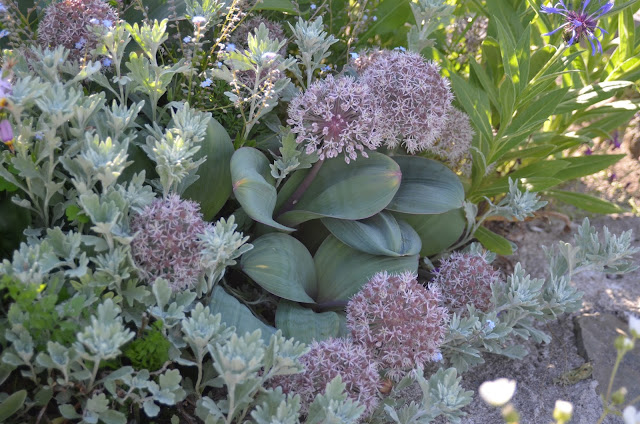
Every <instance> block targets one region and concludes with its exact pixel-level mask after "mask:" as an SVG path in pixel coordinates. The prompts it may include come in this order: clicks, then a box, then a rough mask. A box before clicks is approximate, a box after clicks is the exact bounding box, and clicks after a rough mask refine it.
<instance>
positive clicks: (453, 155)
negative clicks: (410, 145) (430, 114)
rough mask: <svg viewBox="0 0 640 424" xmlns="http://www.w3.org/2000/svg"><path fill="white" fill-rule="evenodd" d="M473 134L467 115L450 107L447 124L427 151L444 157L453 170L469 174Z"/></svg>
mask: <svg viewBox="0 0 640 424" xmlns="http://www.w3.org/2000/svg"><path fill="white" fill-rule="evenodd" d="M473 134H474V131H473V128H472V127H471V123H470V122H469V116H467V114H466V113H464V112H461V111H459V110H458V109H456V108H451V111H450V113H449V119H448V120H447V125H446V126H445V127H444V128H443V130H442V132H441V133H440V137H438V140H437V141H436V142H435V143H434V145H433V146H432V147H431V148H430V149H429V151H430V152H431V153H433V154H435V155H437V156H439V157H440V158H442V159H444V160H445V161H446V162H447V164H448V165H449V166H450V167H451V168H453V169H454V170H455V171H462V173H463V174H465V175H469V174H470V173H471V152H470V149H471V142H472V141H473Z"/></svg>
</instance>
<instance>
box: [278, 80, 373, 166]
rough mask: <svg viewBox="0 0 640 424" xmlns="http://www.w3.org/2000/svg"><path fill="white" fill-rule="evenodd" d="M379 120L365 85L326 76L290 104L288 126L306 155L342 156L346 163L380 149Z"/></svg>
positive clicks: (324, 157) (371, 96)
mask: <svg viewBox="0 0 640 424" xmlns="http://www.w3.org/2000/svg"><path fill="white" fill-rule="evenodd" d="M378 120H379V108H378V107H377V106H376V102H375V99H374V97H373V95H372V93H371V92H370V91H369V88H368V86H367V85H365V84H360V83H358V82H356V81H355V79H353V78H352V77H350V76H344V77H338V78H334V77H333V76H332V75H329V76H327V78H325V79H324V80H320V81H316V82H315V83H313V84H311V86H310V87H309V88H308V89H307V91H305V92H304V93H303V94H301V95H299V96H297V97H296V98H294V99H293V100H292V101H291V103H290V104H289V119H288V120H287V123H288V124H289V125H291V126H292V129H291V131H292V132H293V133H294V134H297V135H298V136H297V137H296V142H297V143H305V145H306V153H307V154H312V153H314V152H316V153H317V154H318V156H319V157H320V159H329V158H334V157H336V156H338V154H340V153H342V152H344V154H345V162H347V163H349V162H350V161H351V160H356V158H357V156H358V154H360V155H361V156H363V157H368V156H367V152H366V151H365V149H371V150H375V149H376V148H377V147H378V146H379V145H380V142H381V138H380V132H379V131H378V130H377V127H378V125H377V123H378Z"/></svg>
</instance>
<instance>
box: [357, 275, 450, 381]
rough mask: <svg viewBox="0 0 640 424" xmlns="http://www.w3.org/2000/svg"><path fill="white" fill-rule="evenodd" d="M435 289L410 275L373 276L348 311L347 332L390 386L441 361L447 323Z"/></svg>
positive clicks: (445, 313) (446, 314) (446, 315)
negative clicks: (426, 366)
mask: <svg viewBox="0 0 640 424" xmlns="http://www.w3.org/2000/svg"><path fill="white" fill-rule="evenodd" d="M441 297H442V296H441V294H440V290H439V289H438V288H437V287H432V288H429V289H427V288H425V287H424V286H423V285H422V284H420V283H418V280H417V276H416V275H415V274H413V273H411V272H405V273H402V274H399V275H390V274H388V273H386V272H381V273H378V274H376V275H374V276H373V277H372V279H371V281H369V283H367V284H366V285H365V286H364V287H363V288H362V290H360V292H359V293H358V294H356V295H355V296H354V297H352V298H351V300H350V301H349V304H348V305H347V326H348V327H349V329H350V330H351V335H352V337H353V340H354V342H355V343H357V344H360V345H362V346H364V347H365V348H366V349H367V350H368V351H369V352H370V353H371V356H372V357H374V358H375V359H376V360H377V361H378V363H379V364H380V368H382V369H384V370H385V371H386V376H387V377H388V378H390V379H391V380H395V381H397V380H400V379H401V378H402V377H403V376H404V375H405V373H406V371H408V370H411V369H413V368H415V367H417V366H424V364H425V363H426V362H429V361H433V360H437V359H439V358H441V355H440V349H439V348H440V344H441V343H442V341H443V339H444V336H445V332H446V329H447V326H446V323H447V321H448V319H449V315H448V311H447V309H446V308H443V307H442V306H440V305H441Z"/></svg>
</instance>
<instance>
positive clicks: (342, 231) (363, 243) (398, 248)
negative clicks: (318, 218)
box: [322, 211, 422, 256]
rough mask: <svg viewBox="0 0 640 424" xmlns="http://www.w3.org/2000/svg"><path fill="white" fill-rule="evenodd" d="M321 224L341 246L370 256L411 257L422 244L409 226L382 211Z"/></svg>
mask: <svg viewBox="0 0 640 424" xmlns="http://www.w3.org/2000/svg"><path fill="white" fill-rule="evenodd" d="M322 223H323V224H324V225H325V226H326V227H327V228H328V229H329V231H331V234H333V235H334V236H335V237H337V238H338V239H339V240H340V241H341V242H343V243H344V244H346V245H348V246H351V247H353V248H354V249H357V250H359V251H361V252H365V253H370V254H372V255H384V256H407V255H415V254H417V253H419V252H420V248H421V245H422V243H421V242H420V237H419V236H418V233H416V231H415V230H414V229H413V228H411V226H410V225H409V224H407V223H406V222H404V221H402V220H396V219H395V218H394V217H393V215H392V214H391V213H389V212H385V211H382V212H380V213H378V214H375V215H374V216H372V217H371V218H367V219H363V220H360V221H350V220H345V219H334V218H325V219H323V220H322Z"/></svg>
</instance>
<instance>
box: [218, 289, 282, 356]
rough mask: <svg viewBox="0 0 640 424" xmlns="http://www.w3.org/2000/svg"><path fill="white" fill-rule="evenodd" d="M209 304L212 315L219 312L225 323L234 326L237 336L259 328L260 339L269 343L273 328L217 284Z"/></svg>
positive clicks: (273, 332) (273, 331)
mask: <svg viewBox="0 0 640 424" xmlns="http://www.w3.org/2000/svg"><path fill="white" fill-rule="evenodd" d="M209 305H210V307H211V313H213V314H214V315H215V314H220V315H221V316H222V322H224V323H225V324H227V326H234V327H235V328H236V333H237V334H238V335H239V336H243V335H244V334H246V333H253V332H254V331H255V330H260V331H261V332H262V340H264V341H265V343H269V339H270V338H271V335H272V334H275V332H276V330H275V328H273V327H271V326H270V325H267V324H265V323H264V322H262V321H260V320H259V319H258V318H256V317H255V316H254V315H253V313H252V312H251V311H250V310H249V308H247V307H246V306H245V305H243V304H242V303H240V301H238V299H236V298H235V297H233V296H231V295H230V294H228V293H227V292H226V291H224V289H223V288H222V287H220V286H219V285H217V286H215V287H214V288H213V292H212V293H211V302H210V303H209Z"/></svg>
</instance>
